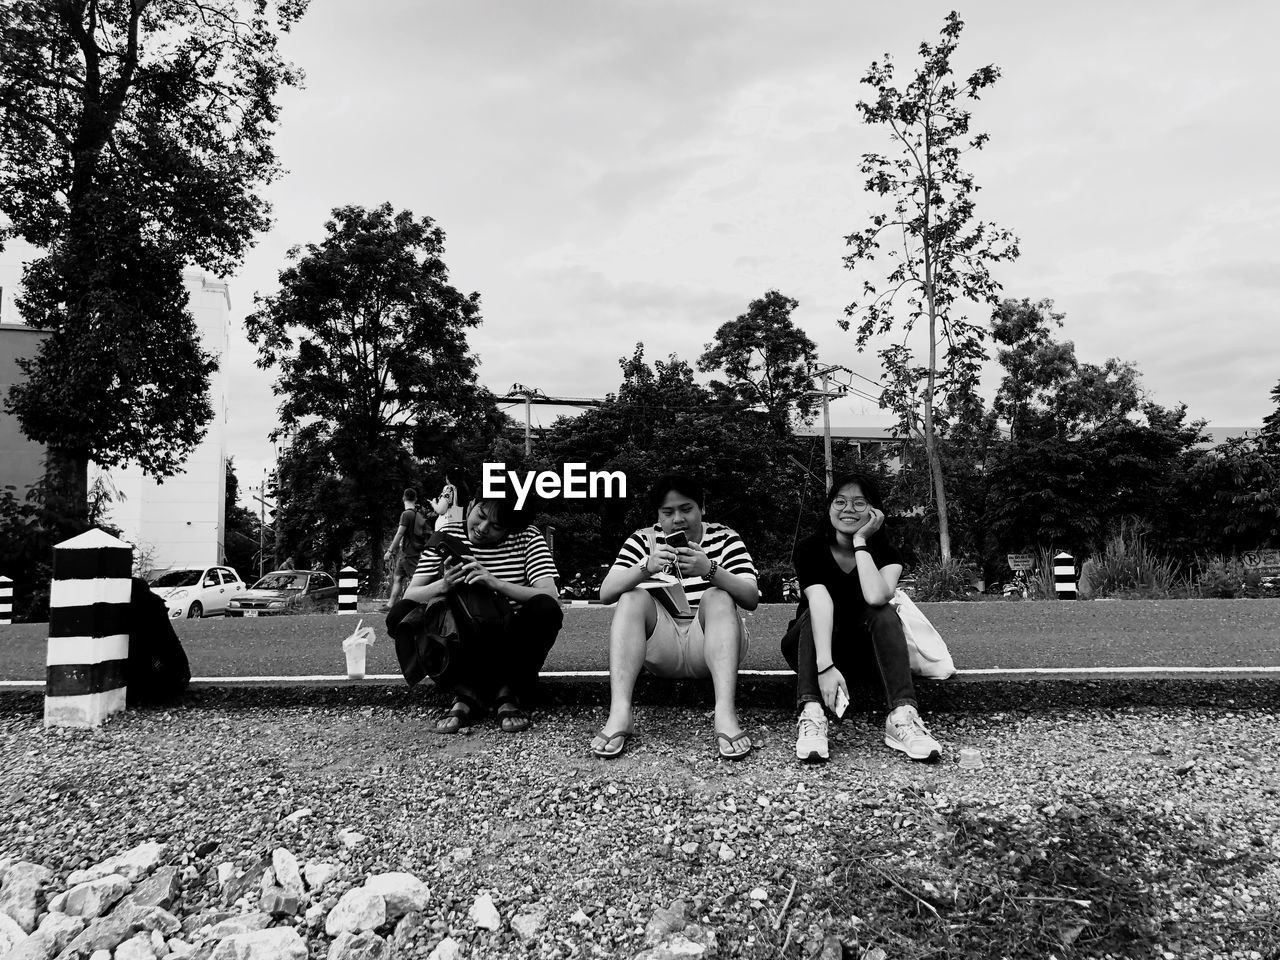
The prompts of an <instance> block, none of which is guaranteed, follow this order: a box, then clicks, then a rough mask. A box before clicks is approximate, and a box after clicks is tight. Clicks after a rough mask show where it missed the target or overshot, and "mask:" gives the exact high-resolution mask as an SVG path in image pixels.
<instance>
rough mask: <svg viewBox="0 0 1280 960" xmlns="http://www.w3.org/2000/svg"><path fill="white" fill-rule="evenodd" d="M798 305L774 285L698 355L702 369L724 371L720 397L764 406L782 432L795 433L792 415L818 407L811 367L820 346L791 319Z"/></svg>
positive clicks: (714, 385) (716, 387)
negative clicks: (810, 378) (810, 374)
mask: <svg viewBox="0 0 1280 960" xmlns="http://www.w3.org/2000/svg"><path fill="white" fill-rule="evenodd" d="M799 305H800V304H799V302H798V301H796V300H792V299H791V298H790V297H784V296H783V295H782V294H781V293H779V292H778V291H777V290H770V291H769V292H768V293H766V294H765V295H764V296H763V297H761V298H760V299H759V300H752V301H751V304H750V306H749V307H748V308H747V312H746V313H744V314H742V315H740V316H739V317H738V318H737V319H736V320H730V321H729V322H728V323H724V324H721V326H720V329H718V330H717V331H716V337H715V342H714V343H709V344H707V345H706V349H705V350H704V351H703V354H702V356H701V357H699V358H698V369H699V370H701V371H702V372H704V373H706V372H709V371H714V370H722V371H723V372H724V375H725V380H724V381H720V380H712V381H711V390H712V392H713V394H714V395H715V396H716V399H717V400H718V401H719V402H722V403H724V402H728V403H740V404H742V405H743V406H744V407H748V408H750V407H756V406H759V407H763V408H764V410H765V412H766V413H767V415H768V417H769V423H770V424H771V425H772V427H773V430H774V432H775V433H776V434H777V435H778V436H779V437H785V436H788V435H790V433H791V421H792V417H793V416H799V417H801V418H804V419H808V418H809V417H811V416H812V415H813V409H814V397H813V395H812V394H811V393H810V392H809V372H808V370H809V366H810V365H811V364H813V363H814V362H815V361H816V359H817V351H818V348H817V346H816V345H815V344H814V342H813V341H812V340H811V339H809V337H808V335H807V334H806V333H805V332H804V331H803V330H800V329H799V328H798V327H796V325H795V324H794V323H792V322H791V311H792V310H794V309H795V308H796V307H798V306H799Z"/></svg>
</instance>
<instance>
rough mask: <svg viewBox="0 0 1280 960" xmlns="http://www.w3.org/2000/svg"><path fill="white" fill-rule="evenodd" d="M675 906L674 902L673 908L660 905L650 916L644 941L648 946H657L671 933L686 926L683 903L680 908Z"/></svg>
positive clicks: (677, 931) (645, 929)
mask: <svg viewBox="0 0 1280 960" xmlns="http://www.w3.org/2000/svg"><path fill="white" fill-rule="evenodd" d="M675 906H676V905H675V904H672V907H673V909H671V910H668V909H666V908H665V907H659V908H658V909H657V910H655V911H653V916H652V917H650V918H649V922H648V923H647V924H645V928H644V942H645V944H646V945H647V946H655V945H657V944H659V943H661V942H662V941H663V939H665V938H666V937H667V936H668V935H669V934H672V933H679V932H680V931H681V930H683V929H684V928H685V922H686V921H685V919H684V907H683V904H681V905H680V909H679V910H676V909H674V907H675Z"/></svg>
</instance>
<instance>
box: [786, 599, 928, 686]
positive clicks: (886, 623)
mask: <svg viewBox="0 0 1280 960" xmlns="http://www.w3.org/2000/svg"><path fill="white" fill-rule="evenodd" d="M782 656H783V658H784V659H785V660H786V661H787V663H788V664H790V665H791V669H792V670H794V671H795V672H796V706H797V708H800V709H803V707H804V705H805V704H806V703H822V691H821V689H820V688H819V686H818V651H817V647H816V646H815V645H814V642H813V625H812V624H811V623H810V621H809V611H808V610H806V611H805V612H804V614H803V615H802V616H801V617H800V619H798V620H792V621H791V623H790V625H789V626H788V627H787V632H786V635H785V636H784V637H783V638H782ZM831 659H832V662H833V663H835V665H836V669H837V670H839V671H840V672H841V673H842V674H843V675H844V678H845V680H846V681H848V682H849V683H853V682H854V681H855V680H861V681H862V682H863V683H864V684H866V685H867V686H877V685H878V686H879V688H880V690H881V691H882V692H883V693H884V699H885V703H887V704H888V705H889V709H890V710H892V709H894V708H895V707H900V706H903V705H904V704H910V705H911V706H913V707H914V706H917V704H916V692H915V686H914V685H913V684H912V682H911V660H910V658H909V657H908V656H907V638H906V637H905V636H904V635H903V633H902V621H900V620H899V619H898V614H897V612H896V611H895V610H894V608H893V607H892V606H890V605H889V604H886V605H885V606H883V607H870V608H868V609H867V612H866V613H865V614H864V615H863V617H862V622H861V623H854V624H844V623H840V622H839V621H837V622H836V624H835V626H834V628H833V629H832V631H831Z"/></svg>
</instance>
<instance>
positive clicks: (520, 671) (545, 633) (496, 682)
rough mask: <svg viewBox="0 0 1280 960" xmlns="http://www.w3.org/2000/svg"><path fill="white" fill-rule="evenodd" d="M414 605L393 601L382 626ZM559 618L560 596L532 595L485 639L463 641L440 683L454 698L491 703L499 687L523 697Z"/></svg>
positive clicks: (395, 621) (551, 643)
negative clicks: (504, 624) (500, 628)
mask: <svg viewBox="0 0 1280 960" xmlns="http://www.w3.org/2000/svg"><path fill="white" fill-rule="evenodd" d="M417 606H420V604H419V603H418V602H417V601H416V600H401V601H399V602H398V603H396V605H395V606H394V607H392V608H391V609H390V610H389V611H387V630H388V631H392V630H394V629H395V627H396V625H397V624H399V623H400V621H401V620H403V619H404V618H405V615H406V614H408V612H409V611H410V610H412V609H414V608H415V607H417ZM563 622H564V611H563V610H561V608H560V603H559V601H557V600H554V599H552V598H551V597H548V596H546V595H545V594H542V595H539V596H536V597H534V598H533V599H532V600H529V601H528V602H527V603H525V604H524V605H523V606H521V607H520V608H519V609H518V610H516V611H515V612H514V613H513V614H512V615H511V619H510V620H508V621H507V625H506V627H505V629H503V630H500V631H498V632H497V633H495V634H494V635H493V636H491V637H489V638H488V639H487V640H485V641H476V642H472V643H465V642H464V643H463V644H462V645H461V647H460V648H459V650H458V654H457V656H456V657H455V658H454V660H453V661H452V662H451V663H450V666H449V670H448V676H447V677H445V678H443V679H442V680H441V681H439V683H440V685H441V686H442V687H443V688H444V689H446V690H448V691H450V692H451V693H452V694H453V696H454V697H455V699H462V700H468V701H470V702H472V703H476V704H485V703H491V702H492V701H493V699H494V697H495V696H496V695H497V694H498V693H499V692H500V691H503V690H504V689H509V690H510V691H511V692H512V693H514V694H515V695H516V696H517V697H521V698H523V697H527V696H528V695H529V694H531V693H532V692H533V688H534V685H535V684H536V683H537V680H538V671H539V670H541V669H542V664H543V663H544V662H545V661H546V659H547V654H548V653H550V652H551V648H552V647H553V646H554V645H555V642H556V636H557V635H558V634H559V633H560V626H561V624H562V623H563Z"/></svg>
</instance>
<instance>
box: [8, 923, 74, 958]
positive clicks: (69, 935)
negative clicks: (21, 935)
mask: <svg viewBox="0 0 1280 960" xmlns="http://www.w3.org/2000/svg"><path fill="white" fill-rule="evenodd" d="M0 916H4V915H3V914H0ZM6 919H7V917H6ZM3 922H4V921H3V920H0V923H3ZM87 923H88V921H87V920H85V919H84V918H83V917H69V916H67V915H66V914H65V913H46V914H45V915H44V918H43V919H42V920H41V921H40V926H39V927H38V928H37V929H36V932H35V933H33V934H31V936H29V937H27V939H26V941H25V942H24V943H23V944H22V945H21V946H19V947H18V948H17V949H16V950H14V951H13V952H12V953H7V954H6V953H5V951H4V947H3V946H2V945H0V957H4V958H5V960H49V958H50V957H56V956H57V955H58V954H59V953H61V952H62V951H63V950H64V949H65V948H66V946H67V944H68V943H70V942H71V941H72V940H74V939H75V936H76V934H78V933H79V932H80V931H81V930H83V929H84V928H85V925H86V924H87ZM2 940H3V934H0V941H2Z"/></svg>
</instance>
